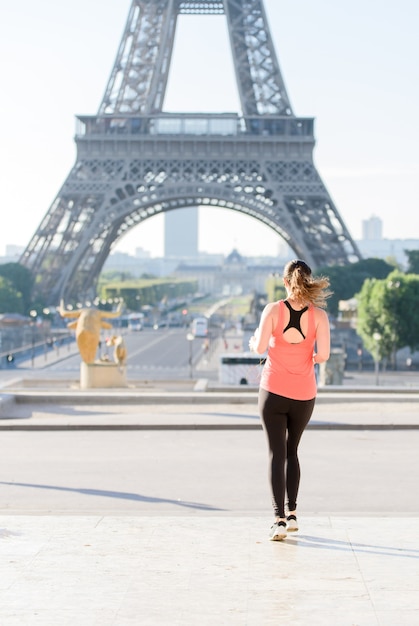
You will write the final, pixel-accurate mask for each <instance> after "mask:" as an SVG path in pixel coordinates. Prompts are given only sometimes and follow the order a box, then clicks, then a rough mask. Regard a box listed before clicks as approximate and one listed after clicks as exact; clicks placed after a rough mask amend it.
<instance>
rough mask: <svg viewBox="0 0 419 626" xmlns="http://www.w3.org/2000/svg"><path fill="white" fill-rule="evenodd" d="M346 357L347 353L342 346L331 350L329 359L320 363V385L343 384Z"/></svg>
mask: <svg viewBox="0 0 419 626" xmlns="http://www.w3.org/2000/svg"><path fill="white" fill-rule="evenodd" d="M345 358H346V355H345V353H344V351H343V350H341V349H340V348H333V349H332V350H331V351H330V358H329V360H328V361H326V362H325V363H320V370H319V386H321V387H323V386H325V385H343V377H344V373H345Z"/></svg>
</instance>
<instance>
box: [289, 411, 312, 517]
mask: <svg viewBox="0 0 419 626" xmlns="http://www.w3.org/2000/svg"><path fill="white" fill-rule="evenodd" d="M314 402H315V399H313V400H290V409H289V412H288V424H287V426H288V439H287V470H286V485H287V495H288V510H289V513H290V514H291V515H292V514H295V510H296V508H297V495H298V489H299V486H300V476H301V471H300V462H299V460H298V444H299V443H300V439H301V436H302V434H303V432H304V430H305V428H306V426H307V424H308V422H309V421H310V417H311V415H312V413H313V409H314Z"/></svg>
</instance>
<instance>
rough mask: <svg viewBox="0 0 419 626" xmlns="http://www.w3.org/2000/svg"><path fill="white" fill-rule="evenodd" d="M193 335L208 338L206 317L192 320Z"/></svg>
mask: <svg viewBox="0 0 419 626" xmlns="http://www.w3.org/2000/svg"><path fill="white" fill-rule="evenodd" d="M191 333H192V335H193V336H194V337H207V335H208V319H207V318H206V317H195V319H194V320H192V324H191Z"/></svg>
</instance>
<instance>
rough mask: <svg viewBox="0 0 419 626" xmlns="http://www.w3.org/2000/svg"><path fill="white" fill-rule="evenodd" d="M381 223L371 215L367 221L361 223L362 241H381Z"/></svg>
mask: <svg viewBox="0 0 419 626" xmlns="http://www.w3.org/2000/svg"><path fill="white" fill-rule="evenodd" d="M382 237H383V222H382V220H381V219H380V218H379V217H377V216H376V215H372V216H371V217H370V218H369V219H367V220H363V221H362V239H363V240H365V241H370V240H371V239H382Z"/></svg>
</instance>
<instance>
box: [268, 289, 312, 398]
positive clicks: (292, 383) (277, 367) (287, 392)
mask: <svg viewBox="0 0 419 626" xmlns="http://www.w3.org/2000/svg"><path fill="white" fill-rule="evenodd" d="M278 304H279V316H278V323H277V325H276V328H275V330H274V332H273V333H272V336H271V338H270V340H269V347H268V355H267V357H266V362H265V365H264V367H263V370H262V374H261V378H260V387H261V388H262V389H265V390H266V391H270V392H271V393H275V394H277V395H279V396H284V397H285V398H292V399H293V400H311V399H312V398H314V397H315V396H316V393H317V384H316V376H315V373H314V364H313V353H314V345H315V342H316V325H315V319H314V306H313V305H310V306H309V307H308V311H307V313H308V328H307V334H306V337H305V339H303V340H302V341H301V342H300V343H289V342H288V341H286V340H285V339H284V336H283V329H284V314H285V310H286V309H285V304H284V301H283V300H280V301H279V303H278Z"/></svg>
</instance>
